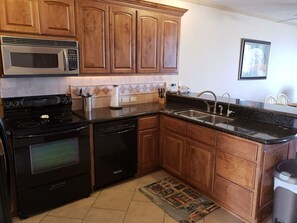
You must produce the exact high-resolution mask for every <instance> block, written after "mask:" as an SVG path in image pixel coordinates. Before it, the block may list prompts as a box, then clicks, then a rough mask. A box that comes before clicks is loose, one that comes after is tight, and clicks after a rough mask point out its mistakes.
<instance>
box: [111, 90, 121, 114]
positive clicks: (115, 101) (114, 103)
mask: <svg viewBox="0 0 297 223" xmlns="http://www.w3.org/2000/svg"><path fill="white" fill-rule="evenodd" d="M109 107H110V108H111V109H121V108H122V107H121V106H120V100H119V88H118V85H113V87H112V91H111V100H110V106H109Z"/></svg>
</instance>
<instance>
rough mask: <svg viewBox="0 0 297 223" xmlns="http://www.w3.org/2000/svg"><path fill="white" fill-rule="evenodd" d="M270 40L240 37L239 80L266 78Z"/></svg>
mask: <svg viewBox="0 0 297 223" xmlns="http://www.w3.org/2000/svg"><path fill="white" fill-rule="evenodd" d="M270 46H271V42H267V41H261V40H253V39H245V38H243V39H241V49H240V60H239V72H238V79H239V80H249V79H266V78H267V69H268V61H269V54H270Z"/></svg>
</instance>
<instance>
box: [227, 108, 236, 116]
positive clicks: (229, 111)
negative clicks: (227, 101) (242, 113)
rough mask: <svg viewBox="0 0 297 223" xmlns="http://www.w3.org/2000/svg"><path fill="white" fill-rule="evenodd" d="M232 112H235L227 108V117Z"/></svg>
mask: <svg viewBox="0 0 297 223" xmlns="http://www.w3.org/2000/svg"><path fill="white" fill-rule="evenodd" d="M232 113H234V114H235V112H234V111H231V110H229V109H228V110H227V117H229V116H230V115H231V114H232Z"/></svg>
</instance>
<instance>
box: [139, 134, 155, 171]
mask: <svg viewBox="0 0 297 223" xmlns="http://www.w3.org/2000/svg"><path fill="white" fill-rule="evenodd" d="M138 140H139V141H138V172H144V171H149V170H153V169H154V168H156V167H157V166H158V159H159V153H158V130H157V129H148V130H144V131H140V132H139V134H138Z"/></svg>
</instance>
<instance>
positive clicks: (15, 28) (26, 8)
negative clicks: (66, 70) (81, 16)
mask: <svg viewBox="0 0 297 223" xmlns="http://www.w3.org/2000/svg"><path fill="white" fill-rule="evenodd" d="M0 19H1V25H0V29H1V31H2V32H17V33H31V34H44V35H56V36H75V23H74V21H75V19H74V0H39V1H38V0H13V1H12V0H1V3H0Z"/></svg>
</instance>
